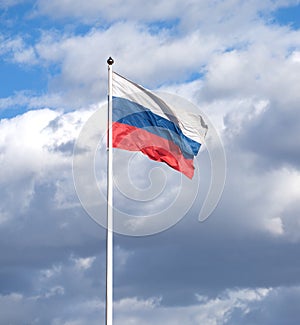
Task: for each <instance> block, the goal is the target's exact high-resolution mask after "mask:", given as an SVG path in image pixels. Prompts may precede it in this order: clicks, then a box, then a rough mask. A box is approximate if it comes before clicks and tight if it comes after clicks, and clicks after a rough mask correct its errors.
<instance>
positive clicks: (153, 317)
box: [115, 288, 270, 325]
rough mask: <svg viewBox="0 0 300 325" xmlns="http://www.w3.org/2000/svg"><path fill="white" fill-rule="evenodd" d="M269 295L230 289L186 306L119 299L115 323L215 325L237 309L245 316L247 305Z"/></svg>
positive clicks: (222, 321) (156, 301) (265, 292)
mask: <svg viewBox="0 0 300 325" xmlns="http://www.w3.org/2000/svg"><path fill="white" fill-rule="evenodd" d="M269 294H270V290H269V289H263V288H262V289H255V290H251V289H242V290H235V291H234V290H233V291H228V292H226V293H224V294H223V295H221V296H219V297H217V298H215V299H209V298H207V297H203V296H199V301H200V302H199V303H198V304H195V305H193V306H186V307H166V306H162V305H161V304H160V299H157V298H150V299H148V300H138V299H136V298H131V299H128V298H126V299H123V300H120V301H118V302H117V303H116V304H115V309H116V310H115V314H116V320H115V321H116V324H132V325H135V324H141V325H148V324H149V325H150V324H166V325H177V324H178V325H179V324H187V325H196V324H208V325H218V324H225V323H227V321H230V319H231V316H232V313H233V312H234V311H236V310H239V312H240V313H242V314H243V313H247V312H249V311H250V310H251V303H253V302H261V301H263V300H264V299H265V298H266V297H267V296H268V295H269Z"/></svg>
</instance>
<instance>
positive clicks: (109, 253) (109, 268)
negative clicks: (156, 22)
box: [106, 57, 114, 325]
mask: <svg viewBox="0 0 300 325" xmlns="http://www.w3.org/2000/svg"><path fill="white" fill-rule="evenodd" d="M107 63H108V146H107V147H108V158H107V233H106V234H107V235H106V325H112V324H113V170H112V169H113V152H112V65H113V63H114V60H113V59H112V58H111V57H110V58H109V59H108V60H107Z"/></svg>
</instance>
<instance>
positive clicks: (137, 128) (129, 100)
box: [112, 72, 208, 178]
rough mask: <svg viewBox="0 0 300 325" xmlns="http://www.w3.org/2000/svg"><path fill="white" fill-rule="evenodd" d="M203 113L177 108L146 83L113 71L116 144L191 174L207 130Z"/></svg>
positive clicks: (114, 134)
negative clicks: (141, 83)
mask: <svg viewBox="0 0 300 325" xmlns="http://www.w3.org/2000/svg"><path fill="white" fill-rule="evenodd" d="M207 129H208V128H207V125H206V124H205V122H204V120H203V118H202V117H201V116H200V115H197V114H193V113H190V112H186V111H184V110H178V109H176V110H175V109H174V108H172V107H170V106H168V105H167V104H166V103H165V102H164V101H163V100H162V99H161V98H159V97H158V96H156V95H155V94H153V93H152V92H150V91H149V90H147V89H145V88H143V87H142V86H140V85H138V84H136V83H134V82H132V81H130V80H128V79H126V78H124V77H122V76H121V75H119V74H117V73H115V72H113V124H112V136H113V147H115V148H120V149H124V150H130V151H140V152H142V153H143V154H145V155H147V156H148V157H149V158H150V159H152V160H155V161H159V162H164V163H166V164H168V165H169V166H170V167H172V168H174V169H175V170H177V171H179V172H181V173H183V174H184V175H186V176H187V177H189V178H192V177H193V175H194V164H193V159H194V157H195V156H196V155H197V154H198V152H199V149H200V146H201V144H202V143H203V141H204V138H205V135H206V133H207Z"/></svg>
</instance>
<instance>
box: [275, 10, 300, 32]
mask: <svg viewBox="0 0 300 325" xmlns="http://www.w3.org/2000/svg"><path fill="white" fill-rule="evenodd" d="M274 19H275V22H276V23H278V24H280V25H289V26H290V27H291V28H293V29H299V28H300V4H299V5H298V6H294V7H286V8H280V9H278V10H277V11H276V12H275V13H274Z"/></svg>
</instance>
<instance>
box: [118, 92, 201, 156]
mask: <svg viewBox="0 0 300 325" xmlns="http://www.w3.org/2000/svg"><path fill="white" fill-rule="evenodd" d="M113 121H115V122H119V123H123V124H128V125H131V126H135V127H137V128H143V129H145V130H147V131H148V132H150V133H153V134H156V135H158V136H160V137H163V138H164V139H167V140H171V141H173V142H174V143H175V144H176V145H177V146H178V147H179V148H180V149H181V152H182V153H183V155H184V157H185V158H188V159H192V158H193V156H196V155H197V154H198V151H199V149H200V143H198V142H196V141H194V140H192V139H190V138H189V137H187V136H186V135H184V134H183V133H182V131H181V129H180V128H179V127H178V126H177V125H176V124H174V123H173V122H171V121H170V120H168V119H166V118H163V117H161V116H159V115H157V114H154V113H153V112H151V111H150V109H148V108H146V107H144V106H142V105H140V104H138V103H136V102H132V101H130V100H128V99H125V98H121V97H114V98H113Z"/></svg>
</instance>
